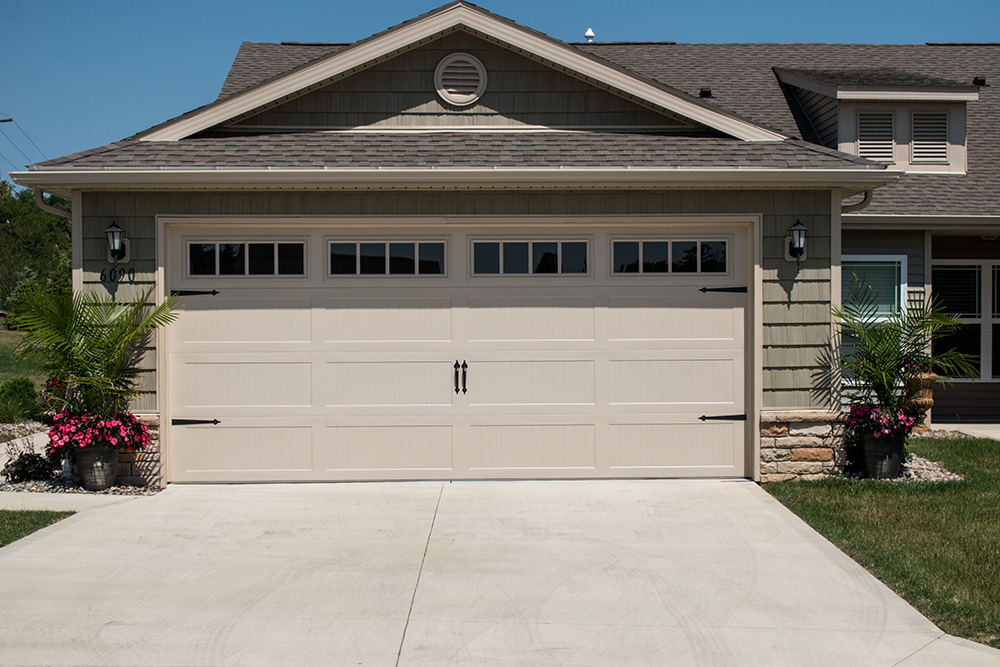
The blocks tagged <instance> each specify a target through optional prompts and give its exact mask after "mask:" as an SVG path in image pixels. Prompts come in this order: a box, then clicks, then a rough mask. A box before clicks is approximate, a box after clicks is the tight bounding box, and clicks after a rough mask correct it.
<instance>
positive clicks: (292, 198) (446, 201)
mask: <svg viewBox="0 0 1000 667" xmlns="http://www.w3.org/2000/svg"><path fill="white" fill-rule="evenodd" d="M83 208H84V215H83V218H84V219H83V234H84V239H83V247H84V267H83V268H84V274H85V286H86V287H87V288H90V289H93V288H98V287H99V286H100V285H101V283H100V282H99V277H100V272H101V270H102V269H105V268H109V265H108V264H107V261H106V254H107V253H106V247H107V246H106V242H105V241H104V229H105V228H106V227H107V226H108V225H110V224H111V222H112V221H115V222H117V223H118V224H119V225H120V226H122V227H123V228H124V229H125V230H126V236H127V237H128V238H130V239H136V240H139V241H141V242H139V243H136V244H135V245H134V246H133V253H132V257H133V263H130V264H129V266H135V267H137V271H136V283H137V284H136V285H127V284H126V285H120V286H118V287H117V290H118V294H120V295H131V294H136V293H138V292H139V291H140V290H141V289H142V287H144V286H147V285H149V284H151V283H152V281H153V264H154V260H155V252H154V244H153V242H152V240H153V236H154V233H155V217H154V216H155V215H157V214H170V215H185V214H188V215H190V214H204V215H206V216H208V215H243V214H254V215H287V214H299V215H314V216H323V215H333V214H338V215H388V216H393V215H407V214H409V215H421V214H423V215H463V214H466V215H476V214H490V215H532V216H539V215H541V216H544V215H573V214H579V215H587V216H593V215H600V214H607V215H624V214H663V215H677V214H684V213H691V214H739V213H742V214H753V213H760V214H762V215H763V226H762V227H763V229H762V233H763V239H762V251H763V257H764V259H763V266H762V273H763V279H764V286H763V302H764V321H763V330H764V331H763V345H764V407H765V408H768V409H771V408H775V409H777V408H810V407H823V404H822V401H821V399H820V398H819V397H818V396H819V395H818V394H814V393H813V391H812V389H813V383H812V377H813V374H814V373H815V371H816V369H817V368H818V366H819V363H818V361H817V358H818V356H819V355H820V354H821V353H822V351H823V350H824V349H826V346H827V345H828V343H829V335H830V324H829V318H828V317H827V316H826V313H828V312H829V308H830V220H831V217H830V195H829V193H827V192H813V191H803V192H797V191H791V192H756V191H752V192H741V191H705V192H674V191H670V192H643V193H627V192H561V193H542V192H539V193H475V192H462V193H380V194H366V193H350V194H333V193H329V194H327V193H299V194H242V193H220V194H156V195H114V194H85V195H84V197H83ZM796 220H801V222H802V223H803V224H804V225H806V226H807V227H808V228H809V237H808V259H806V260H805V261H803V262H802V266H801V267H799V268H796V265H795V263H794V262H788V261H785V259H784V238H785V236H786V234H787V229H788V228H789V227H790V226H791V225H792V224H794V223H795V221H796ZM138 269H141V270H138ZM151 375H152V374H151ZM148 386H149V387H152V386H153V384H152V377H151V378H150V384H149V385H148ZM141 407H142V408H143V409H153V399H152V397H147V398H144V399H143V402H142V403H141Z"/></svg>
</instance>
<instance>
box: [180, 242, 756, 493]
mask: <svg viewBox="0 0 1000 667" xmlns="http://www.w3.org/2000/svg"><path fill="white" fill-rule="evenodd" d="M236 230H237V228H236V227H230V226H218V227H206V226H191V225H185V226H180V225H177V226H173V225H171V226H170V236H169V239H170V240H169V256H168V276H170V277H171V278H170V279H169V286H170V289H171V290H172V291H173V292H175V293H176V294H178V295H179V300H180V304H181V308H180V312H179V319H178V321H177V322H176V323H175V324H174V325H172V326H171V327H169V328H168V346H167V357H168V369H167V386H168V388H169V389H168V394H167V399H168V400H167V403H166V406H165V408H166V412H167V418H168V421H169V424H170V426H169V429H170V431H169V442H168V445H169V452H170V455H169V461H170V470H169V475H170V478H171V479H172V480H173V481H265V480H358V479H458V478H503V477H522V478H525V477H527V478H572V477H681V476H736V477H742V476H744V475H745V470H744V448H745V444H746V422H745V417H744V412H745V405H744V397H745V393H746V390H745V384H746V383H745V382H744V378H745V340H746V323H745V318H746V304H747V294H746V284H747V283H746V275H747V259H746V243H745V233H746V232H745V230H744V228H743V227H739V226H733V227H718V228H714V227H713V228H710V229H707V230H706V229H705V228H684V227H663V226H659V227H647V228H630V229H622V230H615V231H613V232H609V231H608V230H607V229H600V228H594V227H580V228H573V227H566V228H558V232H556V233H554V232H553V228H546V229H539V230H532V229H527V228H525V229H517V230H516V231H515V233H510V232H511V229H510V228H507V229H505V230H504V232H503V233H498V232H497V230H496V229H492V228H467V229H463V231H462V232H461V233H457V232H456V231H455V230H454V229H450V228H443V227H442V228H407V229H405V231H403V232H400V230H399V229H394V230H379V229H373V228H348V229H344V228H340V229H338V230H337V231H336V232H333V231H331V230H329V229H322V228H313V229H310V228H303V229H294V230H289V229H282V230H281V231H280V233H276V231H275V230H274V229H273V228H272V229H266V228H253V227H247V226H245V225H241V226H240V227H239V228H238V231H236Z"/></svg>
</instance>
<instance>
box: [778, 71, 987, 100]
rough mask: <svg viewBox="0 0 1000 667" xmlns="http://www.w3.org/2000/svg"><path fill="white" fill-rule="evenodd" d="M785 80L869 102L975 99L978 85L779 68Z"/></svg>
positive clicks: (783, 81)
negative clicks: (841, 80)
mask: <svg viewBox="0 0 1000 667" xmlns="http://www.w3.org/2000/svg"><path fill="white" fill-rule="evenodd" d="M775 71H776V72H777V73H778V76H779V77H780V78H781V81H782V83H786V84H788V85H790V86H795V87H796V88H801V89H803V90H808V91H810V92H813V93H818V94H820V95H825V96H827V97H830V98H833V99H836V100H854V101H865V102H904V101H905V102H974V101H976V100H978V99H979V88H978V87H977V86H948V87H945V86H889V85H845V84H836V83H831V82H829V81H821V80H819V79H815V78H812V77H807V76H803V75H801V74H797V73H794V72H789V71H787V70H782V69H779V68H775Z"/></svg>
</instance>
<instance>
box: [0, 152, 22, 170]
mask: <svg viewBox="0 0 1000 667" xmlns="http://www.w3.org/2000/svg"><path fill="white" fill-rule="evenodd" d="M0 157H2V158H3V159H4V160H6V161H7V164H9V165H10V166H12V167H14V169H20V168H21V167H18V166H17V165H16V164H14V163H13V162H11V161H10V158H9V157H7V156H6V155H4V154H3V153H0Z"/></svg>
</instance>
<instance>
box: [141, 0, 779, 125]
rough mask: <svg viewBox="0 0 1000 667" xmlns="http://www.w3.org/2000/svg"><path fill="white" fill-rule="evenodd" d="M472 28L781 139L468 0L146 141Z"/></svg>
mask: <svg viewBox="0 0 1000 667" xmlns="http://www.w3.org/2000/svg"><path fill="white" fill-rule="evenodd" d="M462 28H465V29H469V30H472V31H474V32H477V33H481V34H482V35H485V36H487V37H489V38H492V39H495V40H498V41H499V42H501V43H503V44H506V45H509V46H511V47H513V48H514V49H519V50H522V51H524V52H526V53H528V54H531V55H532V56H535V57H537V58H540V59H542V60H544V61H546V62H548V63H551V65H552V66H553V67H555V68H556V69H563V70H564V71H567V72H568V73H575V74H577V75H580V76H583V77H586V78H588V79H591V80H593V81H595V82H597V83H598V84H601V85H605V86H609V87H611V88H613V89H615V90H617V91H620V92H621V93H622V94H624V95H626V96H634V97H635V98H637V99H639V100H642V101H644V102H648V103H650V104H654V105H656V106H658V107H661V108H663V109H666V110H667V111H669V112H672V113H675V114H678V115H680V116H684V117H686V118H690V119H691V120H693V121H695V122H698V123H701V124H702V125H706V126H707V127H710V128H712V129H715V130H718V131H719V132H723V133H725V134H728V135H731V136H733V137H736V138H738V139H743V140H744V141H776V140H782V139H785V138H786V137H785V135H783V134H780V133H778V132H775V131H772V130H769V129H766V128H764V127H761V126H759V125H756V124H754V123H751V122H750V121H747V120H743V119H740V118H738V117H736V116H733V115H730V114H728V113H725V112H723V111H721V110H719V109H714V108H711V107H710V106H709V105H707V104H704V103H701V102H698V101H696V98H693V97H690V96H688V95H686V94H684V93H681V92H680V91H672V90H669V89H667V88H666V87H665V86H662V85H656V84H654V83H653V82H652V81H647V80H645V79H643V78H640V77H638V76H637V75H635V74H634V73H631V72H628V71H627V70H625V69H624V68H620V67H617V66H614V65H612V64H611V63H608V62H606V61H604V60H602V59H598V58H597V57H596V56H592V55H589V54H584V53H583V52H582V51H580V50H578V49H576V48H574V47H572V46H569V45H567V44H564V43H563V42H560V41H558V40H554V39H551V38H549V37H545V36H544V35H542V34H541V33H537V32H535V31H533V30H529V29H527V28H525V27H523V26H521V25H518V24H516V23H514V22H511V21H507V20H504V19H501V18H500V17H498V16H496V15H494V14H491V13H489V12H486V11H485V10H482V9H479V8H478V7H474V6H472V5H467V4H465V3H463V2H456V3H453V4H451V5H446V6H445V7H442V8H441V9H438V10H436V11H433V12H431V13H429V14H425V15H424V16H422V17H418V18H416V19H414V20H412V21H410V22H408V23H404V24H402V25H400V26H398V27H396V28H392V29H390V30H388V31H386V32H383V33H381V34H379V35H376V36H374V37H372V38H369V39H367V40H362V41H360V42H357V43H355V44H354V45H352V46H350V47H348V48H346V49H344V50H343V51H339V52H337V53H335V54H333V55H331V56H328V57H326V58H323V59H321V60H320V61H318V62H316V63H314V64H310V65H305V66H303V67H301V68H299V69H297V70H295V71H293V72H290V73H289V74H287V75H285V76H282V77H281V78H279V79H277V80H274V81H271V82H270V83H265V84H263V85H260V86H257V87H254V88H251V89H249V90H247V91H244V92H242V93H238V94H236V95H234V96H232V97H229V98H227V99H225V100H223V101H222V102H218V103H214V104H210V105H209V106H207V107H205V108H203V109H202V110H200V111H195V112H192V113H191V114H188V115H187V116H182V117H180V118H177V119H175V120H172V121H167V123H166V124H165V125H163V126H161V127H159V128H154V129H151V130H147V131H146V132H145V133H142V134H140V136H139V138H140V139H141V140H143V141H177V140H180V139H183V138H184V137H188V136H191V135H192V134H195V133H197V132H201V131H204V130H207V129H209V128H211V127H214V126H216V125H219V124H221V123H224V122H226V121H228V120H231V119H233V118H235V117H237V116H239V115H241V114H244V113H247V112H248V111H252V110H253V109H256V108H259V107H261V106H264V105H266V104H270V103H273V102H275V101H278V100H282V99H283V98H286V97H291V96H295V95H298V94H300V93H301V92H303V91H305V90H308V89H313V88H315V87H318V86H320V85H325V83H326V82H328V81H329V80H331V79H333V78H335V77H338V76H341V75H344V74H349V73H352V72H353V71H357V70H359V69H361V68H364V67H367V66H369V65H371V64H372V63H374V62H379V61H382V60H385V59H387V58H391V57H394V56H395V55H397V54H398V53H399V52H400V51H401V50H403V49H406V48H409V47H411V46H413V45H415V44H418V43H421V42H425V41H428V40H430V39H435V38H437V37H438V36H439V35H441V34H442V33H445V32H449V31H453V30H457V29H462Z"/></svg>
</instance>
